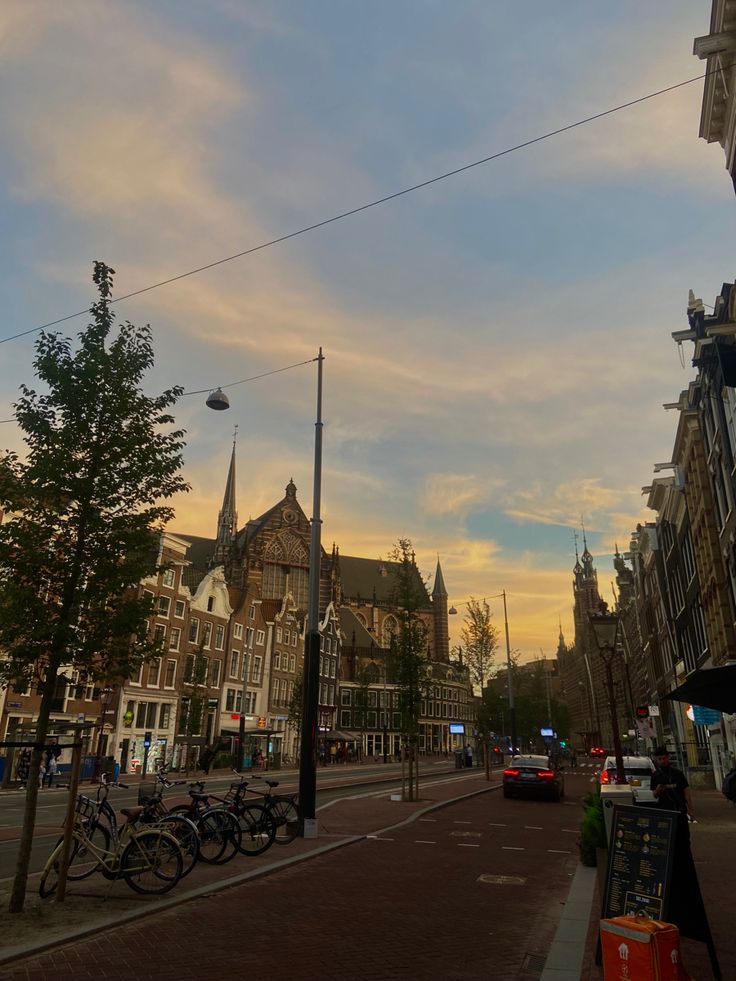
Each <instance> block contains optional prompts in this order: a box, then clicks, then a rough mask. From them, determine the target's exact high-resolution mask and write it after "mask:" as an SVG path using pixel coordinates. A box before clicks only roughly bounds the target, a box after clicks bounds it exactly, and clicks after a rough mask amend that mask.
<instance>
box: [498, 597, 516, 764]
mask: <svg viewBox="0 0 736 981" xmlns="http://www.w3.org/2000/svg"><path fill="white" fill-rule="evenodd" d="M501 595H502V596H503V623H504V627H505V628H506V675H507V678H508V689H509V724H510V726H511V755H512V756H513V755H514V754H515V753H516V708H515V706H514V677H513V674H512V673H511V644H510V643H509V618H508V614H507V612H506V590H505V589H504V590H503V592H502V593H501Z"/></svg>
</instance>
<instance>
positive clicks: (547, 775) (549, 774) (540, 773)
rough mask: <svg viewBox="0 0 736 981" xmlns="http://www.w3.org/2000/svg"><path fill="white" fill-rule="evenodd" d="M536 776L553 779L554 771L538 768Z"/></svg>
mask: <svg viewBox="0 0 736 981" xmlns="http://www.w3.org/2000/svg"><path fill="white" fill-rule="evenodd" d="M537 776H538V777H542V778H543V779H544V780H554V777H555V771H554V770H538V771H537Z"/></svg>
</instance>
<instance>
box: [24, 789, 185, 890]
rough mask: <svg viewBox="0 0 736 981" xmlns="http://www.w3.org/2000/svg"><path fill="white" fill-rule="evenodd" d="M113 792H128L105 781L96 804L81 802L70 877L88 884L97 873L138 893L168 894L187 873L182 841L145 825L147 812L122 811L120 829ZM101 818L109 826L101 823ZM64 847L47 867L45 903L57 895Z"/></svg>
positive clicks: (60, 845) (81, 799)
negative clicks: (86, 880) (111, 797)
mask: <svg viewBox="0 0 736 981" xmlns="http://www.w3.org/2000/svg"><path fill="white" fill-rule="evenodd" d="M110 787H120V788H123V789H127V788H126V786H125V784H107V783H105V782H104V781H103V782H101V783H100V786H99V788H98V791H97V801H96V802H95V801H93V800H92V799H91V798H89V797H85V796H83V795H82V794H80V795H79V796H78V797H77V800H76V805H75V809H74V826H73V829H72V850H71V856H70V861H69V868H68V870H67V878H68V879H70V880H72V881H73V880H75V879H84V878H86V877H87V876H88V875H91V874H92V873H93V872H95V871H96V870H97V869H99V870H100V871H101V872H102V874H103V875H104V876H105V878H107V879H124V880H125V882H126V884H127V885H128V886H130V888H131V889H133V890H134V891H135V892H139V893H143V894H146V895H162V894H163V893H166V892H168V891H169V890H170V889H173V888H174V886H175V885H176V884H177V882H178V881H179V880H180V879H181V877H182V872H183V868H184V858H183V855H182V851H181V848H180V847H179V843H178V841H177V840H176V838H175V837H174V836H173V835H172V834H171V833H170V832H168V831H167V830H165V829H164V828H163V827H160V826H145V825H141V823H140V819H141V817H142V815H143V811H144V808H143V807H123V808H121V810H120V813H121V814H122V815H123V816H124V817H125V818H126V822H125V824H123V826H122V828H120V829H118V823H117V818H116V816H115V811H114V810H113V808H112V806H111V805H110V803H109V802H108V800H107V795H108V792H109V788H110ZM103 815H104V817H105V818H106V820H107V825H105V824H103V823H102V821H101V820H100V818H101V817H102V816H103ZM63 848H64V839H63V838H61V839H60V840H59V841H58V842H57V844H56V847H55V848H54V850H53V851H52V853H51V855H49V857H48V859H47V861H46V864H45V866H44V869H43V873H42V875H41V882H40V884H39V893H40V895H41V897H42V898H43V899H45V898H47V897H49V896H52V895H53V894H54V893H55V892H56V889H57V886H58V883H59V872H60V869H61V859H62V852H63Z"/></svg>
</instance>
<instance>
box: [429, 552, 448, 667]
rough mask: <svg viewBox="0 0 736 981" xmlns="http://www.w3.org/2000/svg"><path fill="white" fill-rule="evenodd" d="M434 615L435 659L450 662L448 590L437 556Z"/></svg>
mask: <svg viewBox="0 0 736 981" xmlns="http://www.w3.org/2000/svg"><path fill="white" fill-rule="evenodd" d="M432 615H433V617H434V657H435V660H437V661H449V660H450V628H449V625H448V622H447V590H446V589H445V580H444V578H443V576H442V567H441V566H440V559H439V556H437V569H436V571H435V574H434V587H433V589H432Z"/></svg>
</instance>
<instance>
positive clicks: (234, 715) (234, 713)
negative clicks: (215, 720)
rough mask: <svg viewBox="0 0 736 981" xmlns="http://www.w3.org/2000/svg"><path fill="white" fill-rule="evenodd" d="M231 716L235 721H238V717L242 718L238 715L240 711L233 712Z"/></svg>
mask: <svg viewBox="0 0 736 981" xmlns="http://www.w3.org/2000/svg"><path fill="white" fill-rule="evenodd" d="M230 718H231V719H235V721H236V722H237V721H238V719H239V718H240V716H239V715H238V713H237V712H233V713H232V714H231V715H230Z"/></svg>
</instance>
